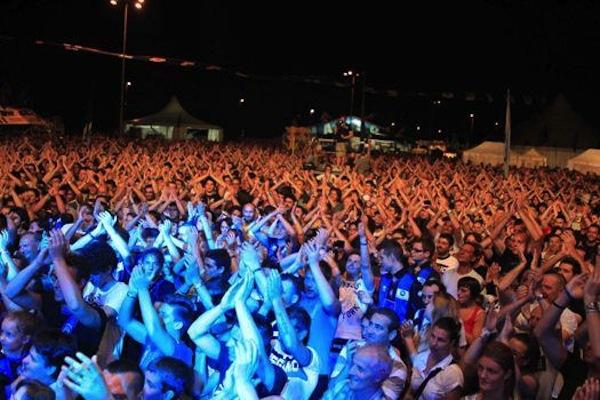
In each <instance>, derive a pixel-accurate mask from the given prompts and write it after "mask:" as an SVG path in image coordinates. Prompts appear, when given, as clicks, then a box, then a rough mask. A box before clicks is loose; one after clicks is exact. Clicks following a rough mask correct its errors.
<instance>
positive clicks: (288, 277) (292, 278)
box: [281, 273, 304, 296]
mask: <svg viewBox="0 0 600 400" xmlns="http://www.w3.org/2000/svg"><path fill="white" fill-rule="evenodd" d="M284 281H288V282H290V283H291V284H292V286H293V287H294V290H295V291H296V294H297V295H298V296H300V294H301V293H302V291H303V290H304V281H303V280H302V279H300V277H297V276H296V275H292V274H290V273H283V274H281V282H284Z"/></svg>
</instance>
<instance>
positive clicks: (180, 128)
mask: <svg viewBox="0 0 600 400" xmlns="http://www.w3.org/2000/svg"><path fill="white" fill-rule="evenodd" d="M130 127H136V128H139V129H141V131H142V132H141V133H142V137H146V136H147V135H152V134H158V135H163V136H164V137H166V138H167V139H185V138H186V137H187V136H188V133H189V131H190V130H192V131H193V130H196V131H207V135H208V140H210V141H213V142H220V141H222V140H223V128H221V127H220V126H217V125H213V124H209V123H208V122H204V121H201V120H199V119H197V118H196V117H194V116H192V115H191V114H190V113H188V112H187V111H186V110H185V109H184V108H183V107H182V106H181V103H179V100H177V97H175V96H173V97H172V98H171V100H170V101H169V103H168V104H167V105H166V106H165V107H164V108H163V109H162V110H160V111H159V112H157V113H156V114H151V115H148V116H145V117H142V118H136V119H132V120H130V121H127V128H130Z"/></svg>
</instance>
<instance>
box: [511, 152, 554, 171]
mask: <svg viewBox="0 0 600 400" xmlns="http://www.w3.org/2000/svg"><path fill="white" fill-rule="evenodd" d="M511 161H512V160H511ZM515 161H516V162H517V163H516V165H518V166H519V167H527V168H535V167H545V166H547V165H548V159H547V158H546V157H544V156H543V155H541V154H540V153H539V152H538V151H537V150H536V149H534V148H531V149H529V150H527V151H526V152H525V153H523V154H519V156H518V157H517V160H515ZM511 164H512V162H511Z"/></svg>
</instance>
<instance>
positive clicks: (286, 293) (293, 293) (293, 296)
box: [281, 274, 304, 308]
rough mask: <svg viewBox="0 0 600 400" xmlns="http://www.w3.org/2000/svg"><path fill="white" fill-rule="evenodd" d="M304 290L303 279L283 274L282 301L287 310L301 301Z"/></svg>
mask: <svg viewBox="0 0 600 400" xmlns="http://www.w3.org/2000/svg"><path fill="white" fill-rule="evenodd" d="M303 290H304V284H303V282H302V279H300V278H298V277H297V276H295V275H292V274H281V299H282V300H283V304H284V305H285V307H286V308H287V307H290V306H292V305H294V304H296V303H297V302H298V301H299V300H300V296H301V294H302V291H303Z"/></svg>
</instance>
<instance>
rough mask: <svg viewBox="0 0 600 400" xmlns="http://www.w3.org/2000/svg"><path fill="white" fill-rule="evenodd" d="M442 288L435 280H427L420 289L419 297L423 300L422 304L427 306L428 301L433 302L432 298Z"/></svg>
mask: <svg viewBox="0 0 600 400" xmlns="http://www.w3.org/2000/svg"><path fill="white" fill-rule="evenodd" d="M441 291H443V290H442V284H441V283H440V282H439V281H436V280H428V281H425V283H424V284H423V289H422V290H421V299H422V300H423V304H424V305H425V306H427V305H428V304H429V303H431V302H433V298H434V297H435V295H436V294H438V293H439V292H441Z"/></svg>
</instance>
